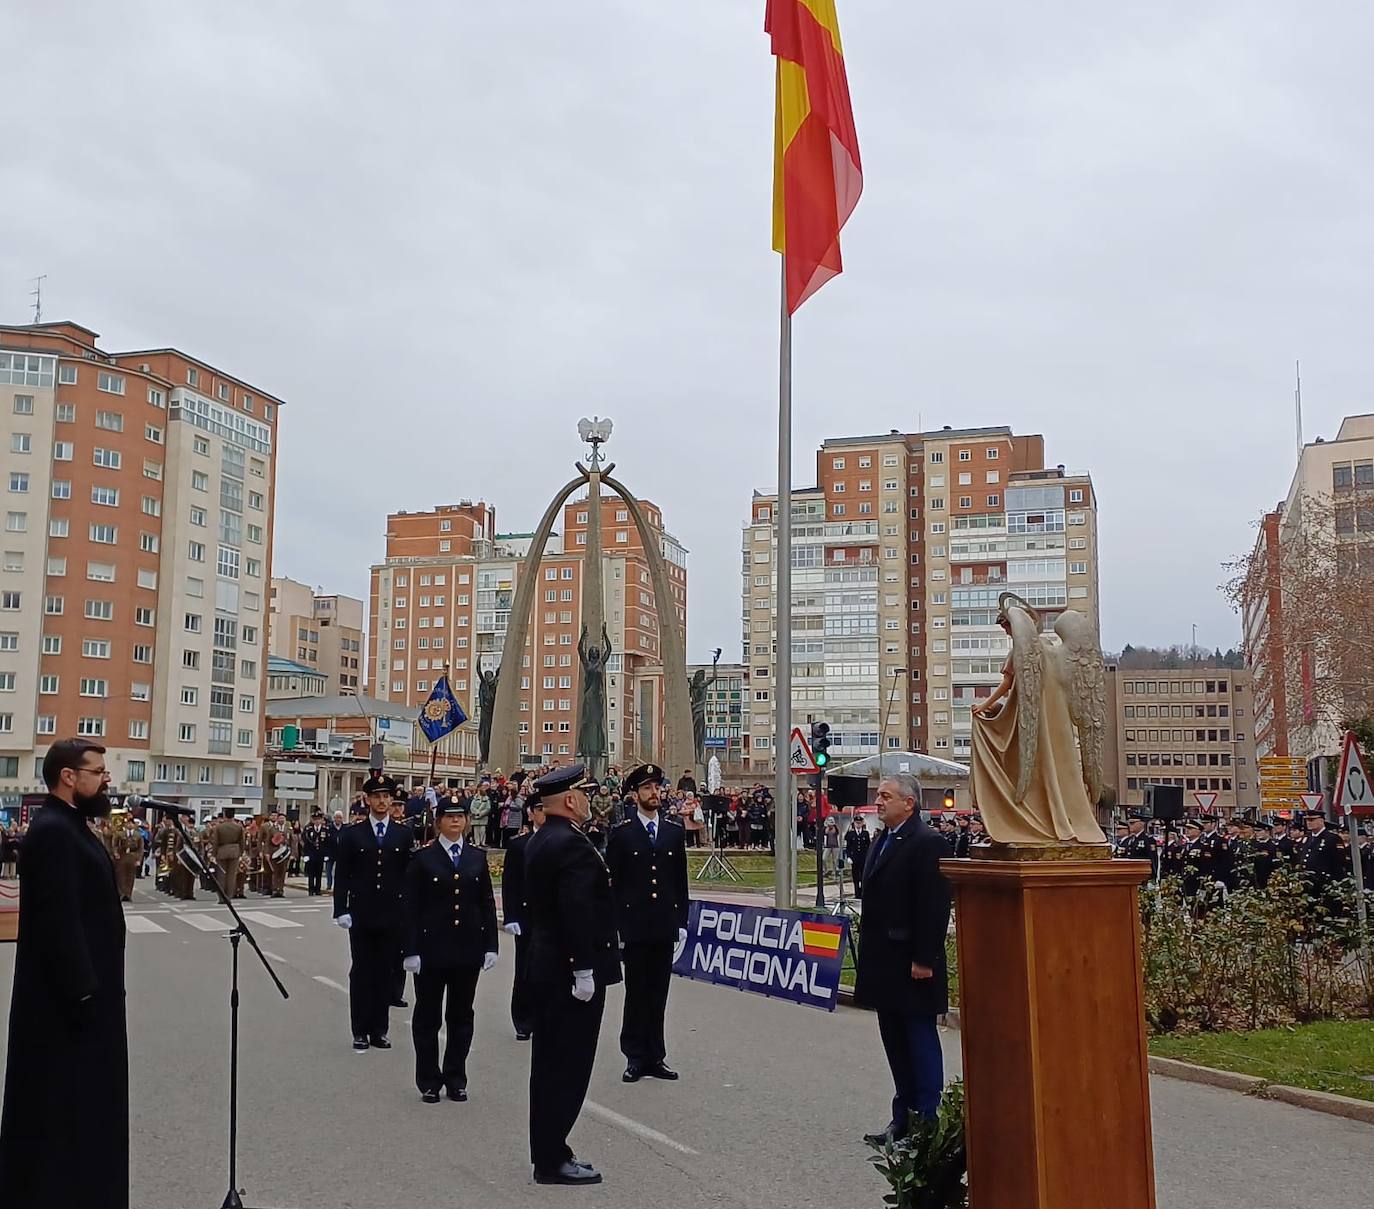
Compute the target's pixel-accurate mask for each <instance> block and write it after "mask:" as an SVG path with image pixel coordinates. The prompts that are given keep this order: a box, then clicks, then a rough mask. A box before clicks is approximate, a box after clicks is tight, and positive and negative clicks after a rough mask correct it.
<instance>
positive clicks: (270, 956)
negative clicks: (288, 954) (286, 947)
mask: <svg viewBox="0 0 1374 1209" xmlns="http://www.w3.org/2000/svg"><path fill="white" fill-rule="evenodd" d="M262 955H263V956H264V957H266V958H268V959H269V960H271V961H279V962H281V964H282V965H285V964H286V958H285V957H278V956H277V955H276V954H275V953H269V952H268V951H267V950H266V949H263V951H262Z"/></svg>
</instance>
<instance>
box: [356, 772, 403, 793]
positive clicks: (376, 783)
mask: <svg viewBox="0 0 1374 1209" xmlns="http://www.w3.org/2000/svg"><path fill="white" fill-rule="evenodd" d="M396 788H397V786H396V782H395V781H394V780H393V779H392V778H391V777H388V776H386V775H384V774H379V775H377V776H375V777H368V778H367V780H366V781H364V782H363V792H364V793H395V792H396Z"/></svg>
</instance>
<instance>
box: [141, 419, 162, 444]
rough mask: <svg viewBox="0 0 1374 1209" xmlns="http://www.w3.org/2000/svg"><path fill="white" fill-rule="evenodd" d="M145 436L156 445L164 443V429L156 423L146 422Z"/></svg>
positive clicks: (144, 427)
mask: <svg viewBox="0 0 1374 1209" xmlns="http://www.w3.org/2000/svg"><path fill="white" fill-rule="evenodd" d="M143 436H144V438H145V439H146V440H149V441H152V443H153V444H154V445H161V444H162V429H160V428H159V427H157V425H156V424H145V425H144V426H143Z"/></svg>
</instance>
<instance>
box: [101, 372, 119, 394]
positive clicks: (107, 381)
mask: <svg viewBox="0 0 1374 1209" xmlns="http://www.w3.org/2000/svg"><path fill="white" fill-rule="evenodd" d="M95 388H96V390H103V391H104V392H105V393H106V394H107V395H122V394H123V393H124V375H123V374H112V373H108V372H107V371H105V370H101V371H100V372H99V373H98V374H96V377H95Z"/></svg>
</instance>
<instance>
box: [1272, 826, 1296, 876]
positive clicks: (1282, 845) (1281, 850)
mask: <svg viewBox="0 0 1374 1209" xmlns="http://www.w3.org/2000/svg"><path fill="white" fill-rule="evenodd" d="M1274 832H1275V834H1274V851H1275V853H1276V854H1277V855H1278V857H1279V858H1280V859H1281V860H1282V861H1284V862H1285V863H1286V864H1290V865H1291V864H1292V863H1293V840H1292V837H1290V836H1289V834H1288V824H1287V823H1285V822H1284V821H1283V820H1282V819H1280V820H1279V821H1278V822H1277V823H1275V824H1274Z"/></svg>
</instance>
